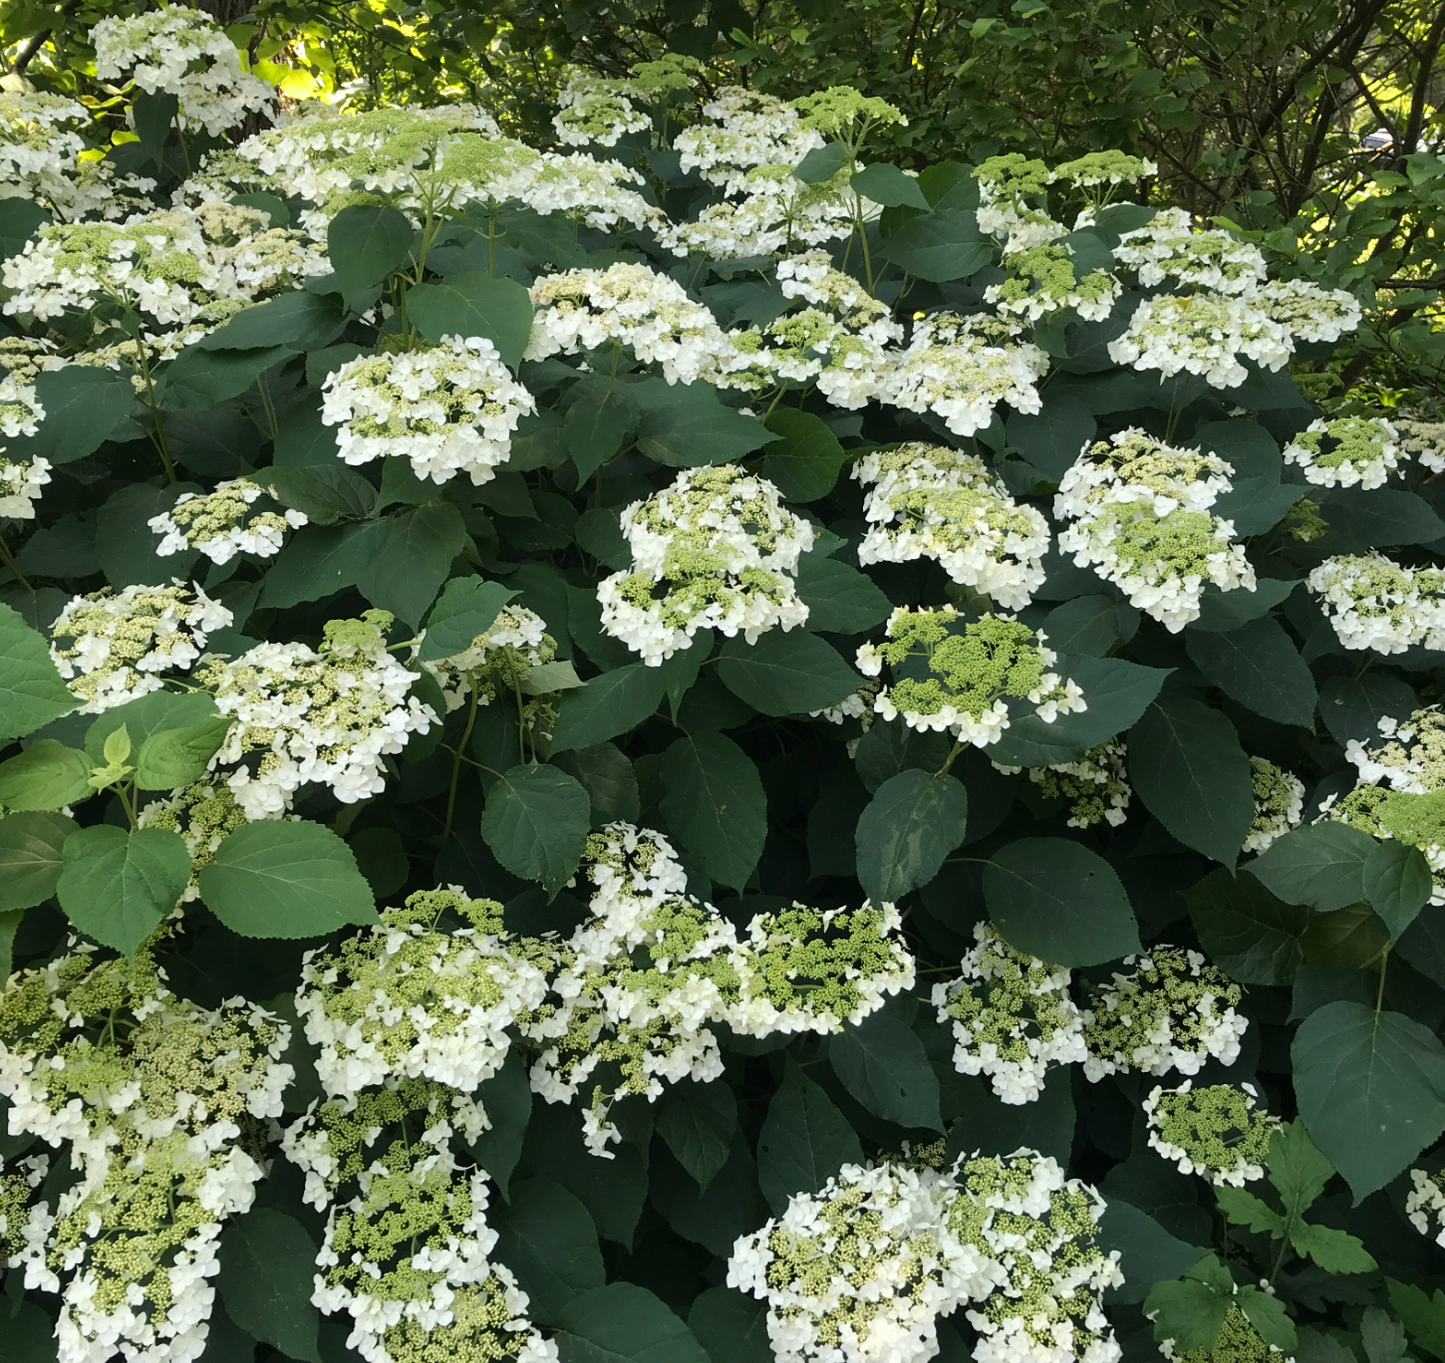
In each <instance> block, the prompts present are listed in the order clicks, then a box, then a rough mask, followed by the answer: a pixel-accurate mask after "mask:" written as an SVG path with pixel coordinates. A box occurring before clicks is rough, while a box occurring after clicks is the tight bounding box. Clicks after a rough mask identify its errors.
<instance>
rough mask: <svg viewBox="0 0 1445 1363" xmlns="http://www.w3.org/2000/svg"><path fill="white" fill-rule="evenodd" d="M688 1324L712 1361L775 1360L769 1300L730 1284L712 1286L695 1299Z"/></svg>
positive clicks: (753, 1362)
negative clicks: (770, 1337)
mask: <svg viewBox="0 0 1445 1363" xmlns="http://www.w3.org/2000/svg"><path fill="white" fill-rule="evenodd" d="M687 1327H688V1329H689V1330H691V1331H692V1333H693V1334H694V1335H695V1336H696V1337H697V1340H698V1342H699V1343H700V1344H701V1345H702V1347H703V1348H704V1349H706V1350H707V1352H708V1357H709V1358H711V1359H712V1363H773V1346H772V1345H771V1344H770V1343H769V1342H768V1307H767V1303H766V1302H761V1301H754V1300H753V1299H752V1298H751V1297H748V1296H744V1295H743V1293H741V1292H737V1291H734V1290H733V1289H732V1288H730V1287H710V1288H708V1289H707V1291H705V1292H703V1293H702V1294H701V1295H699V1296H698V1297H697V1298H696V1299H694V1301H693V1303H692V1308H691V1309H690V1310H689V1311H688V1313H687Z"/></svg>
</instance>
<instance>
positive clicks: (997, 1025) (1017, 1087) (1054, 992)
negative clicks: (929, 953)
mask: <svg viewBox="0 0 1445 1363" xmlns="http://www.w3.org/2000/svg"><path fill="white" fill-rule="evenodd" d="M973 935H974V939H975V941H976V942H977V943H978V945H977V946H975V947H974V948H973V949H972V950H971V951H970V952H968V954H967V955H966V956H964V958H963V961H962V964H961V967H960V969H961V971H962V974H961V975H960V976H959V978H957V979H955V980H951V981H949V982H947V983H945V984H936V985H934V986H933V1000H932V1001H933V1005H934V1007H935V1008H937V1010H938V1021H939V1022H941V1023H952V1025H953V1038H954V1048H953V1066H954V1068H955V1069H956V1070H957V1071H958V1072H959V1073H960V1074H986V1075H988V1077H989V1080H990V1082H991V1084H992V1085H993V1091H994V1093H995V1094H997V1095H998V1097H999V1099H1000V1100H1001V1101H1002V1102H1005V1103H1031V1102H1033V1101H1035V1100H1036V1099H1037V1098H1038V1097H1039V1095H1040V1093H1042V1091H1043V1082H1044V1077H1045V1075H1046V1074H1047V1072H1048V1070H1049V1069H1050V1068H1051V1067H1053V1066H1055V1065H1067V1064H1071V1063H1073V1062H1075V1061H1081V1060H1083V1058H1084V1037H1083V1018H1082V1016H1081V1015H1080V1013H1079V1009H1078V1007H1077V1006H1076V1005H1075V1003H1074V1001H1073V999H1071V998H1070V997H1069V985H1070V983H1071V980H1072V975H1071V973H1070V971H1069V970H1068V969H1067V968H1066V967H1058V966H1050V965H1048V964H1047V963H1045V962H1044V961H1041V960H1039V959H1038V957H1036V956H1030V955H1028V954H1027V953H1025V952H1022V951H1016V950H1015V949H1014V948H1013V947H1011V946H1010V945H1009V944H1008V943H1007V942H1005V941H1004V940H1003V938H1002V937H1000V936H999V934H998V932H997V930H996V929H995V928H994V927H992V926H991V925H990V924H988V923H979V924H978V925H977V926H976V927H975V928H974V930H973Z"/></svg>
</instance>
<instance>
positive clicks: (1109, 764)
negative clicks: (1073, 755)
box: [994, 739, 1134, 828]
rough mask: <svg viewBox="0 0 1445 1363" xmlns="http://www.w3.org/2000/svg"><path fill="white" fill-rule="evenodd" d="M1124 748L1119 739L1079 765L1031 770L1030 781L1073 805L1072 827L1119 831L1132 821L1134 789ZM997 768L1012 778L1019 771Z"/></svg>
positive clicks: (1092, 750) (1091, 751)
mask: <svg viewBox="0 0 1445 1363" xmlns="http://www.w3.org/2000/svg"><path fill="white" fill-rule="evenodd" d="M1124 751H1125V749H1124V744H1123V743H1122V742H1120V741H1119V740H1117V739H1111V740H1110V741H1109V742H1107V743H1101V744H1099V746H1098V747H1096V748H1090V749H1089V751H1088V752H1086V753H1085V754H1084V755H1083V756H1082V757H1081V758H1079V760H1078V761H1077V762H1059V763H1056V764H1055V765H1053V766H1050V767H1029V768H1028V769H1027V770H1028V774H1029V780H1030V781H1032V782H1033V783H1034V785H1036V786H1038V788H1039V790H1040V791H1041V792H1042V793H1043V794H1044V795H1045V796H1047V797H1048V798H1049V799H1051V800H1066V801H1068V804H1069V817H1068V821H1067V823H1068V827H1070V828H1093V827H1094V826H1095V825H1096V824H1101V823H1107V824H1108V825H1109V826H1110V827H1111V828H1117V827H1118V826H1119V825H1120V824H1121V823H1123V822H1124V820H1125V819H1126V818H1127V817H1128V810H1129V801H1130V799H1131V798H1132V797H1133V794H1134V791H1133V788H1132V787H1131V786H1130V785H1129V780H1128V776H1127V774H1126V773H1125V770H1124ZM994 766H995V767H998V769H999V770H1000V771H1002V772H1008V773H1010V774H1012V773H1014V772H1017V771H1018V770H1019V768H1018V767H1003V766H999V764H998V763H997V762H995V763H994Z"/></svg>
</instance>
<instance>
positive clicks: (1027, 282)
mask: <svg viewBox="0 0 1445 1363" xmlns="http://www.w3.org/2000/svg"><path fill="white" fill-rule="evenodd" d="M1003 265H1004V269H1005V270H1007V271H1008V274H1009V277H1008V278H1007V279H1005V280H1004V281H1003V283H1001V284H990V285H989V286H988V288H987V289H986V290H984V295H983V297H984V302H986V303H993V304H995V305H996V306H997V307H998V310H999V311H1000V312H1001V313H1004V314H1005V315H1006V316H1010V317H1022V318H1024V319H1025V320H1026V321H1029V322H1037V321H1039V320H1040V318H1043V317H1048V316H1050V315H1051V314H1053V313H1056V312H1062V311H1064V310H1065V309H1072V310H1073V311H1074V312H1075V313H1077V314H1078V316H1079V318H1080V319H1081V320H1083V321H1085V322H1102V321H1103V320H1104V319H1105V318H1106V317H1108V315H1109V313H1110V312H1111V311H1112V310H1113V307H1114V303H1115V301H1116V300H1117V299H1118V297H1119V295H1120V293H1121V292H1122V291H1123V288H1122V286H1121V285H1120V283H1119V281H1118V280H1117V279H1115V278H1114V276H1113V275H1112V274H1110V273H1109V271H1108V270H1089V271H1088V272H1087V273H1084V274H1080V273H1079V271H1078V269H1077V268H1076V266H1075V264H1074V252H1073V250H1072V249H1071V248H1070V247H1069V246H1067V245H1064V244H1062V243H1046V244H1040V245H1037V246H1029V247H1027V248H1025V249H1023V250H1019V251H1005V252H1004V257H1003Z"/></svg>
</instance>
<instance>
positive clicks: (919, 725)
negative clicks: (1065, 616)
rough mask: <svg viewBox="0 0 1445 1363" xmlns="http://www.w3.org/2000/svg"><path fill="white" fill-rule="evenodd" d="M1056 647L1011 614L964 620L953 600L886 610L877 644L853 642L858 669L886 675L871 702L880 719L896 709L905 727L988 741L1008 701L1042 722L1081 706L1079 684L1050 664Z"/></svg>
mask: <svg viewBox="0 0 1445 1363" xmlns="http://www.w3.org/2000/svg"><path fill="white" fill-rule="evenodd" d="M1055 661H1056V655H1055V654H1054V652H1053V650H1052V649H1050V648H1049V647H1048V646H1047V645H1046V643H1045V636H1044V634H1043V633H1042V631H1038V630H1032V629H1030V628H1029V627H1028V626H1027V625H1025V624H1023V623H1022V622H1021V621H1019V620H1016V619H1015V618H1014V617H1013V616H1011V615H993V614H987V615H984V616H983V617H982V618H980V619H978V620H969V619H967V618H966V617H965V616H963V615H960V614H959V613H958V612H957V611H956V610H954V608H953V607H952V606H943V607H941V608H940V609H938V610H926V609H921V608H920V609H918V610H913V609H911V608H910V607H907V606H900V607H898V609H897V610H895V611H894V612H893V614H892V615H891V616H890V617H889V620H888V626H887V633H886V637H885V638H884V640H883V642H882V643H880V644H864V645H863V646H862V647H861V648H860V649H859V650H858V657H857V663H858V670H859V671H860V672H862V673H863V674H864V675H865V676H869V677H877V676H880V675H881V673H882V670H883V668H884V666H885V665H886V666H887V667H888V669H889V677H890V680H889V682H888V684H887V685H886V686H884V688H883V689H882V690H881V691H880V692H879V694H878V698H877V700H876V701H874V703H873V708H874V710H875V711H876V712H877V713H878V714H879V715H881V716H882V717H883V718H884V719H885V720H891V719H893V718H894V717H895V716H897V715H902V716H903V722H904V723H905V724H907V725H908V727H909V728H910V729H917V730H919V731H920V732H929V731H931V732H933V733H951V734H952V735H953V736H954V737H955V738H956V739H958V741H959V742H963V743H972V744H973V745H974V746H975V747H979V748H982V747H986V746H988V745H989V744H990V743H996V742H998V740H999V738H1000V737H1002V735H1003V731H1004V730H1005V729H1006V728H1008V726H1009V702H1010V701H1013V702H1015V703H1018V702H1025V701H1026V702H1027V703H1028V704H1029V705H1031V706H1033V713H1034V714H1036V715H1037V716H1038V717H1039V718H1040V719H1042V720H1043V721H1044V722H1045V723H1052V722H1053V721H1054V719H1056V718H1057V717H1058V716H1059V715H1062V714H1069V713H1071V712H1072V711H1076V710H1086V709H1088V705H1087V703H1086V701H1085V698H1084V693H1083V691H1082V690H1081V689H1080V688H1079V687H1078V685H1076V684H1075V683H1074V682H1073V681H1072V680H1071V679H1069V678H1066V677H1061V676H1060V675H1059V674H1058V673H1057V672H1053V671H1051V670H1050V669H1051V668H1052V666H1053V664H1054V662H1055Z"/></svg>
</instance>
